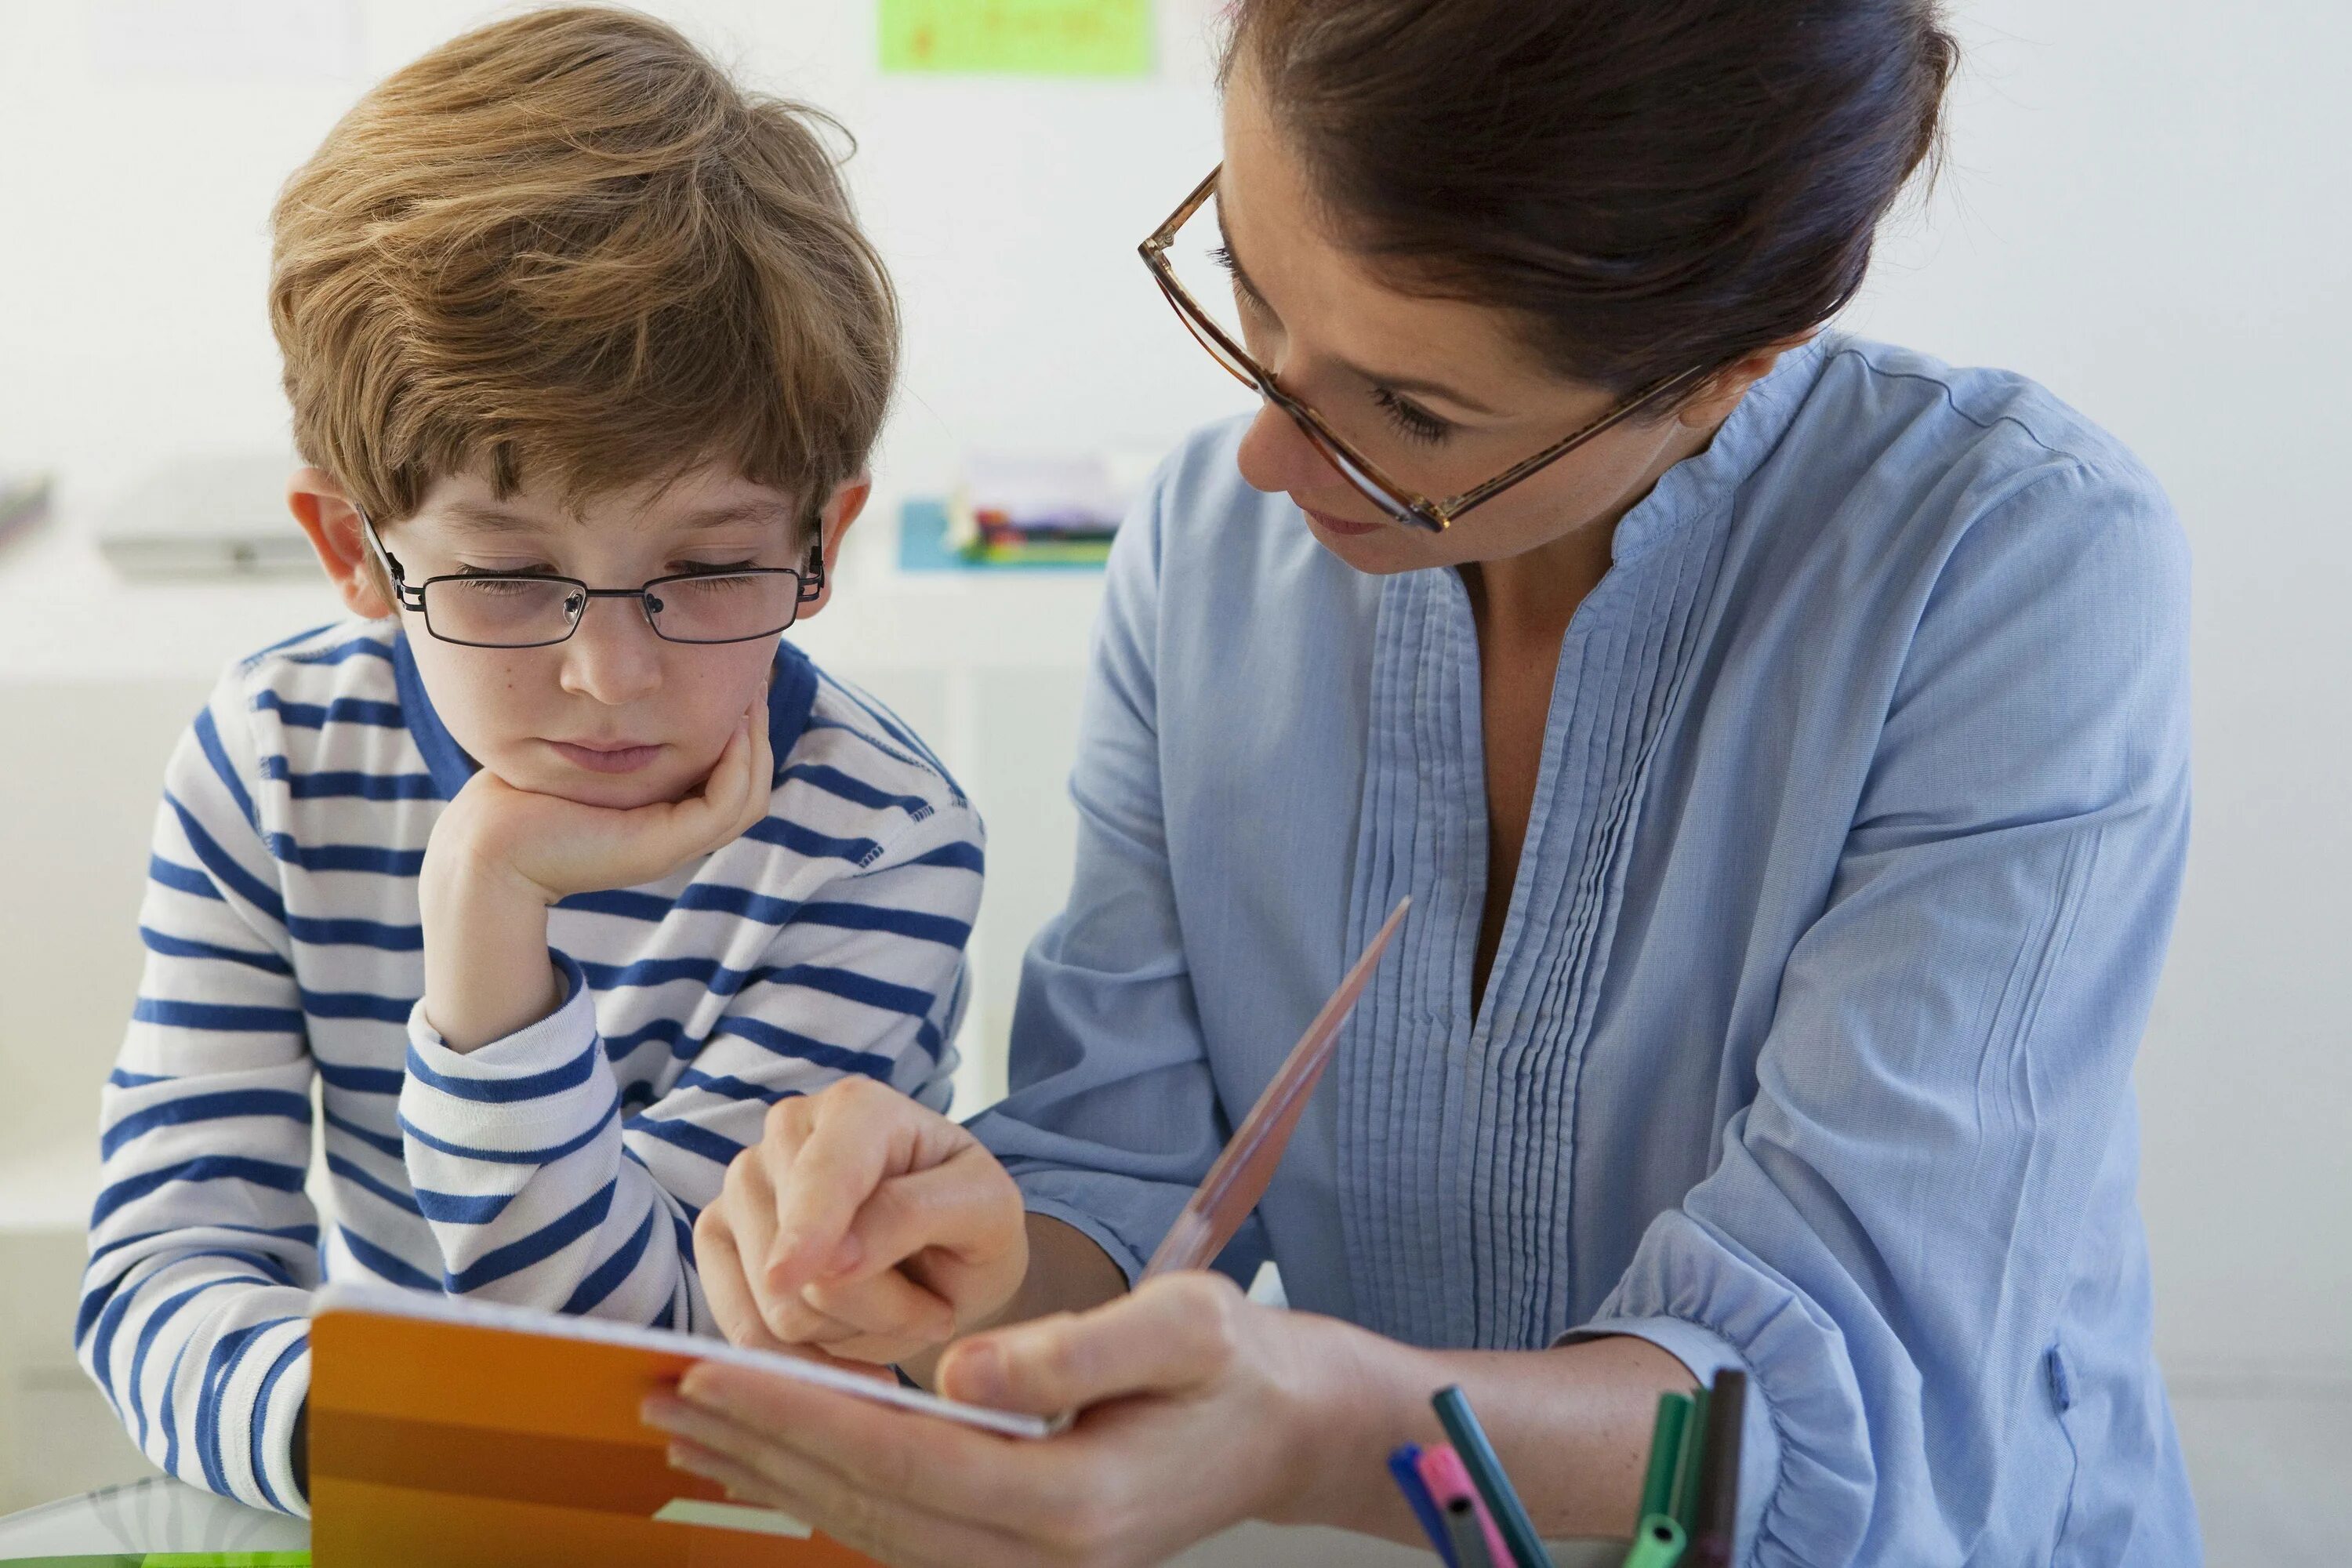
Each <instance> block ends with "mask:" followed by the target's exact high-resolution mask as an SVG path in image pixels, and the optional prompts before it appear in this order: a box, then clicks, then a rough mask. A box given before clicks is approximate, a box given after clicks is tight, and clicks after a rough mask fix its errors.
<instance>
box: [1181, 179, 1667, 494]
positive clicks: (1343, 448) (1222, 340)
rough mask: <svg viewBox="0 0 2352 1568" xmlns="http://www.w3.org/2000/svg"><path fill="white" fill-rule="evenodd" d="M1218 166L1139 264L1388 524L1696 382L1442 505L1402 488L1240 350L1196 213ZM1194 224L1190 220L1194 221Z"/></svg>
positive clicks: (1528, 469)
mask: <svg viewBox="0 0 2352 1568" xmlns="http://www.w3.org/2000/svg"><path fill="white" fill-rule="evenodd" d="M1222 173H1223V165H1222V164H1221V165H1219V166H1218V167H1217V168H1214V169H1212V170H1210V171H1209V177H1208V178H1207V179H1205V180H1202V182H1201V183H1200V184H1198V185H1196V186H1194V187H1193V190H1192V195H1189V196H1187V197H1185V198H1184V201H1183V204H1182V205H1180V206H1179V207H1177V209H1176V210H1175V211H1174V212H1172V213H1171V214H1170V215H1169V216H1168V221H1167V222H1166V223H1163V224H1161V225H1160V227H1159V228H1158V229H1157V230H1156V231H1154V233H1153V234H1152V236H1151V237H1150V238H1149V239H1147V240H1145V241H1144V242H1143V244H1142V245H1141V246H1139V247H1138V249H1139V252H1140V253H1141V255H1142V257H1143V264H1144V265H1145V266H1146V267H1149V268H1150V269H1151V276H1152V278H1153V279H1154V280H1155V281H1157V282H1158V283H1159V285H1160V292H1161V293H1163V294H1165V295H1167V296H1168V302H1169V303H1170V304H1171V305H1172V306H1174V307H1175V308H1176V315H1177V318H1178V319H1179V320H1181V321H1182V322H1183V323H1184V326H1185V329H1186V330H1187V331H1190V332H1191V333H1192V336H1193V338H1194V339H1195V340H1196V341H1198V342H1199V343H1200V345H1201V346H1202V348H1204V349H1206V350H1208V351H1209V357H1210V358H1211V359H1213V360H1215V361H1216V362H1217V363H1219V364H1220V365H1222V366H1223V367H1224V370H1225V373H1226V374H1229V375H1231V376H1233V377H1234V379H1235V380H1236V381H1239V382H1241V383H1242V384H1244V385H1246V386H1248V387H1250V388H1252V389H1253V390H1255V392H1256V393H1257V395H1259V396H1260V397H1263V398H1265V400H1266V401H1267V402H1268V403H1271V404H1273V405H1275V406H1276V408H1279V409H1281V410H1282V411H1283V412H1284V413H1285V414H1287V415H1289V416H1290V417H1291V419H1292V421H1293V422H1294V423H1296V424H1297V426H1298V428H1299V430H1300V432H1301V433H1302V434H1304V435H1305V436H1306V437H1307V442H1308V443H1309V444H1310V445H1312V446H1313V447H1315V449H1316V450H1317V451H1318V452H1320V453H1321V454H1322V455H1323V457H1324V458H1325V460H1326V461H1328V463H1329V464H1330V465H1331V466H1332V467H1333V468H1336V469H1338V470H1339V477H1340V478H1341V479H1346V480H1347V481H1348V482H1349V484H1350V485H1352V486H1354V487H1355V489H1356V490H1357V491H1358V493H1360V494H1361V495H1362V496H1363V497H1364V499H1365V500H1369V501H1370V502H1371V503H1372V504H1373V505H1374V506H1377V507H1379V508H1380V509H1381V511H1382V512H1383V513H1384V514H1386V515H1387V517H1388V518H1389V519H1390V520H1391V521H1394V522H1401V523H1404V524H1406V525H1407V526H1409V527H1412V528H1419V529H1423V530H1426V531H1429V532H1431V533H1442V532H1444V531H1445V529H1446V528H1447V527H1448V526H1449V525H1450V524H1452V523H1453V521H1454V519H1456V518H1458V517H1460V516H1461V515H1462V514H1463V513H1464V512H1466V511H1468V510H1470V509H1471V508H1473V507H1476V506H1483V505H1485V504H1486V502H1487V501H1490V500H1494V499H1495V498H1496V496H1498V495H1500V494H1502V493H1503V492H1504V491H1505V490H1507V489H1510V488H1511V487H1512V486H1513V485H1515V484H1517V483H1518V482H1519V481H1520V480H1521V479H1527V478H1528V477H1529V476H1530V475H1533V474H1535V473H1537V472H1538V471H1540V470H1542V469H1544V468H1549V467H1550V466H1551V465H1552V464H1554V463H1556V462H1558V461H1559V459H1560V458H1565V457H1567V456H1568V455H1569V454H1570V452H1573V451H1575V450H1576V449H1577V448H1578V447H1581V446H1583V445H1584V444H1585V443H1586V442H1588V441H1590V440H1591V439H1592V438H1593V437H1596V436H1599V435H1601V433H1602V432H1604V431H1607V430H1610V429H1613V428H1614V427H1616V426H1619V425H1622V424H1623V423H1624V422H1625V421H1626V420H1628V419H1630V418H1632V417H1633V416H1634V415H1636V414H1638V413H1640V412H1641V411H1642V410H1643V409H1644V408H1649V407H1652V406H1654V405H1656V404H1658V403H1659V402H1661V401H1663V400H1664V399H1665V398H1668V397H1671V396H1672V395H1674V394H1675V393H1676V392H1679V391H1682V390H1684V389H1685V388H1687V387H1689V386H1690V385H1692V384H1694V383H1696V382H1697V381H1698V380H1699V379H1700V378H1701V377H1702V376H1703V374H1705V372H1706V367H1705V366H1703V365H1695V366H1693V367H1692V368H1691V369H1689V370H1686V371H1683V372H1680V373H1679V374H1675V375H1670V376H1668V377H1667V378H1666V379H1665V380H1664V381H1661V382H1657V383H1655V384H1653V385H1651V386H1650V387H1648V388H1647V389H1645V390H1643V391H1642V392H1638V393H1636V394H1634V395H1633V396H1632V397H1630V398H1627V399H1626V400H1625V401H1624V402H1622V403H1620V404H1619V405H1617V406H1615V407H1614V408H1612V409H1611V410H1610V411H1609V412H1608V413H1606V414H1604V415H1602V416H1601V417H1600V418H1599V419H1596V420H1594V421H1593V422H1592V423H1591V424H1590V425H1588V426H1585V427H1584V428H1583V429H1581V430H1579V431H1577V432H1576V433H1575V434H1574V435H1571V436H1570V437H1567V438H1566V439H1565V440H1562V441H1559V442H1557V443H1555V444H1554V445H1552V446H1549V447H1545V448H1544V449H1543V450H1542V451H1540V452H1538V453H1537V454H1536V455H1535V456H1534V457H1532V458H1527V459H1526V460H1525V461H1523V462H1519V463H1515V464H1513V465H1512V466H1511V467H1510V468H1506V469H1504V470H1503V471H1502V472H1501V473H1499V474H1497V475H1496V476H1495V477H1494V478H1493V479H1488V480H1487V481H1486V483H1485V484H1482V485H1479V486H1477V487H1475V489H1467V490H1465V491H1463V492H1462V493H1461V494H1460V495H1457V496H1454V497H1452V498H1451V499H1448V500H1433V499H1432V498H1431V497H1428V496H1425V495H1423V494H1421V493H1420V492H1419V491H1418V490H1414V489H1409V488H1407V487H1406V486H1404V485H1402V484H1399V483H1398V482H1397V481H1396V480H1394V479H1391V478H1390V477H1389V476H1388V474H1387V473H1386V472H1385V471H1384V470H1383V469H1382V468H1381V466H1380V465H1379V464H1377V463H1375V462H1373V461H1372V460H1371V459H1370V458H1367V457H1365V456H1364V455H1363V453H1362V452H1361V451H1360V450H1359V449H1358V448H1357V447H1355V446H1353V445H1351V444H1350V443H1349V440H1348V438H1347V437H1344V436H1342V435H1340V434H1339V431H1337V430H1335V429H1334V428H1332V426H1331V423H1330V421H1328V420H1327V419H1326V418H1324V417H1323V416H1321V415H1320V414H1318V413H1316V412H1315V410H1313V409H1312V408H1309V407H1307V405H1305V404H1304V403H1301V402H1299V401H1298V400H1297V398H1295V397H1293V396H1291V395H1290V394H1289V393H1287V392H1286V391H1284V390H1283V388H1282V384H1280V383H1279V382H1277V381H1276V380H1275V378H1274V373H1273V372H1272V371H1270V370H1268V369H1266V368H1265V366H1264V365H1262V364H1260V363H1258V362H1257V361H1256V360H1255V359H1254V358H1252V357H1251V356H1250V353H1249V351H1248V350H1247V349H1245V348H1244V347H1243V346H1242V345H1243V343H1244V340H1245V338H1246V332H1245V331H1244V328H1243V326H1242V324H1241V321H1240V310H1239V307H1238V305H1237V304H1236V303H1235V302H1234V279H1233V276H1232V268H1233V258H1232V257H1231V256H1230V254H1228V253H1227V252H1226V250H1225V248H1224V231H1223V223H1222V221H1220V220H1219V219H1218V218H1217V217H1216V215H1215V214H1214V212H1213V211H1212V212H1211V213H1210V214H1209V216H1207V217H1205V218H1202V217H1200V216H1199V215H1200V214H1201V211H1202V208H1203V207H1207V206H1210V205H1211V204H1212V203H1213V201H1214V199H1215V196H1216V192H1217V176H1218V175H1219V174H1222ZM1196 219H1198V221H1195V220H1196ZM1203 300H1217V301H1221V302H1222V303H1223V304H1224V305H1225V306H1226V307H1228V308H1227V309H1225V310H1224V312H1223V314H1224V316H1225V318H1226V319H1225V320H1223V321H1220V320H1219V313H1218V311H1217V310H1212V309H1210V308H1209V307H1208V306H1207V305H1204V304H1203V303H1202V301H1203Z"/></svg>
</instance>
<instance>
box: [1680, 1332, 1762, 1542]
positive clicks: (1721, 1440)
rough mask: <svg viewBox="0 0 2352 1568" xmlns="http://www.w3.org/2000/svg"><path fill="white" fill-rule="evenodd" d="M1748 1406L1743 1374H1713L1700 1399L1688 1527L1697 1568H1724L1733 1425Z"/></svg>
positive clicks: (1732, 1485) (1734, 1516) (1734, 1465)
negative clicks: (1701, 1446)
mask: <svg viewBox="0 0 2352 1568" xmlns="http://www.w3.org/2000/svg"><path fill="white" fill-rule="evenodd" d="M1747 1410H1748V1374H1747V1373H1744V1372H1733V1371H1729V1370H1726V1371H1723V1372H1718V1373H1716V1374H1715V1391H1714V1392H1713V1393H1712V1394H1709V1395H1708V1396H1707V1401H1706V1463H1705V1464H1704V1465H1703V1466H1702V1467H1701V1468H1700V1470H1699V1477H1698V1501H1697V1505H1696V1508H1695V1509H1694V1510H1692V1511H1693V1513H1694V1515H1695V1516H1696V1520H1697V1523H1696V1525H1695V1526H1694V1527H1693V1528H1692V1530H1691V1531H1690V1542H1691V1544H1690V1555H1691V1561H1692V1562H1693V1563H1697V1564H1699V1565H1700V1568H1728V1564H1729V1563H1730V1562H1731V1546H1732V1541H1733V1539H1734V1538H1735V1537H1736V1536H1737V1534H1738V1530H1739V1428H1740V1423H1741V1420H1742V1418H1743V1417H1744V1416H1745V1415H1747Z"/></svg>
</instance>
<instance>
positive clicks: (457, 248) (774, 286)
mask: <svg viewBox="0 0 2352 1568" xmlns="http://www.w3.org/2000/svg"><path fill="white" fill-rule="evenodd" d="M819 127H826V128H831V129H834V130H836V131H837V130H838V127H835V126H834V124H833V122H832V121H830V120H828V119H826V118H825V117H824V116H823V115H822V114H820V113H818V112H817V111H815V110H811V109H809V108H806V107H804V106H802V105H797V104H792V103H786V102H782V101H779V100H774V99H771V98H763V97H760V96H757V95H754V94H750V93H747V92H745V91H743V90H742V89H740V88H738V87H737V86H736V85H735V84H734V82H732V81H731V80H730V79H729V78H728V77H727V75H726V74H725V73H724V72H723V71H721V70H720V69H719V67H718V66H717V65H715V64H713V63H712V62H711V61H710V60H709V58H707V57H706V56H704V55H703V54H702V53H701V52H700V51H699V50H698V49H697V48H696V47H694V46H693V45H692V44H690V43H688V41H687V40H686V38H685V37H682V36H681V35H680V34H678V33H677V31H676V30H675V29H673V28H671V27H669V26H665V25H664V24H662V23H660V22H656V21H654V20H652V19H651V18H649V17H646V16H639V15H637V14H635V13H634V12H629V11H620V10H613V9H607V8H603V7H591V6H575V7H565V8H561V9H554V10H544V11H536V12H531V13H529V14H527V15H524V16H517V17H515V18H513V19H511V20H509V21H504V22H499V23H496V24H493V25H492V26H487V27H483V28H480V29H479V30H478V31H475V32H472V33H468V34H466V35H465V36H464V37H459V38H456V39H453V40H452V41H450V42H449V43H446V44H444V45H442V46H441V47H439V48H436V49H435V50H433V51H432V52H431V53H429V54H427V55H425V57H424V58H421V59H419V60H417V61H416V62H415V64H413V65H410V66H408V67H407V68H404V69H403V70H401V71H398V72H396V73H394V75H393V76H391V77H389V78H387V79H385V80H384V81H383V83H382V84H380V85H379V86H377V87H376V88H375V89H373V91H371V92H369V93H368V94H367V96H366V97H364V98H362V99H361V100H360V101H359V102H358V103H357V104H356V105H355V106H354V107H353V108H352V110H351V112H349V113H348V114H346V115H344V116H343V118H342V120H341V121H340V122H338V123H337V124H336V126H335V128H334V129H333V130H332V131H331V132H329V133H328V135H327V139H326V141H325V142H324V143H323V144H321V145H320V148H319V151H318V152H317V153H315V154H314V155H312V157H311V159H310V162H309V163H305V164H304V165H303V166H302V167H301V168H300V169H299V170H297V171H296V172H295V174H294V175H293V177H292V178H291V179H290V180H289V181H288V182H287V184H286V188H285V190H284V191H283V193H281V195H279V197H278V205H277V209H276V211H275V212H274V214H273V215H272V219H271V222H272V228H273V232H274V237H275V246H274V253H273V263H272V267H271V271H270V279H269V321H270V326H271V329H272V330H273V331H275V332H276V333H277V336H278V348H279V350H280V351H281V352H282V353H283V354H284V356H285V362H286V395H287V396H288V398H289V400H290V401H291V402H292V404H293V408H294V440H295V445H296V447H298V448H299V451H300V452H301V455H302V458H303V459H304V460H305V461H306V462H310V463H312V464H314V465H316V466H317V467H319V468H324V469H325V470H327V471H328V472H329V473H331V474H332V475H333V476H334V477H335V478H336V479H338V480H339V481H341V483H342V484H343V485H344V486H345V487H347V488H348V489H349V490H350V491H351V494H352V500H354V501H356V502H358V503H359V505H360V506H362V508H364V509H365V510H367V512H368V514H369V515H370V516H371V517H373V518H374V519H376V520H377V521H387V522H388V521H397V520H399V519H402V518H405V517H407V516H409V515H410V514H411V513H413V512H415V510H416V509H417V507H418V506H419V505H420V504H421V502H422V500H423V499H424V495H425V489H426V487H427V486H428V485H429V484H430V483H431V482H432V480H433V479H436V478H438V477H441V476H443V475H446V474H452V473H458V472H479V473H481V474H483V475H485V476H486V477H487V478H488V479H489V480H490V481H491V483H492V484H493V485H494V486H495V487H496V489H498V491H499V494H500V495H501V496H504V495H508V494H510V493H512V492H513V490H514V489H516V488H517V487H518V486H519V485H520V484H521V483H523V482H524V481H525V479H526V478H527V479H529V480H530V482H531V483H533V484H535V485H536V484H547V485H550V486H551V487H552V489H553V490H554V492H555V493H556V494H558V495H559V496H561V497H562V500H563V501H564V502H565V504H567V505H570V506H572V507H574V508H576V507H578V506H579V505H580V503H581V502H582V501H583V500H585V498H587V497H588V496H590V495H592V494H593V493H595V492H597V491H600V490H607V489H622V488H628V487H631V486H635V485H640V484H644V483H646V482H648V481H651V482H656V483H658V482H663V481H667V480H668V479H675V478H677V477H678V476H679V475H680V474H682V473H683V472H684V471H685V470H687V469H688V468H693V467H695V466H697V465H698V464H699V463H701V462H704V461H706V460H713V459H716V460H720V461H726V462H730V463H732V464H733V465H734V466H735V467H737V468H739V469H740V471H741V473H742V474H743V476H744V477H745V478H747V479H751V481H753V482H754V483H758V484H765V485H772V486H774V487H775V488H777V489H782V490H785V491H787V492H788V493H791V494H793V495H795V496H796V497H798V498H800V499H801V500H802V501H803V505H804V506H805V507H806V508H807V509H808V510H809V511H810V512H811V513H812V514H813V513H814V510H815V509H816V508H817V507H818V506H820V505H822V504H823V502H824V500H825V499H826V498H827V497H828V496H829V495H830V494H831V493H832V491H833V489H834V488H835V486H836V485H838V484H839V483H841V482H842V481H843V480H845V479H850V478H853V477H854V476H856V474H857V473H858V472H859V470H860V469H861V468H863V467H864V465H865V462H866V454H867V452H868V450H869V449H870V448H871V447H872V446H873V443H874V438H875V434H876V431H877V428H878V427H879V426H880V425H881V422H882V416H883V414H884V412H885V409H886V407H887V404H888V401H889V396H890V387H891V383H892V379H893V377H894V375H895V374H896V370H897V362H898V307H897V301H896V299H895V297H894V295H893V293H892V290H891V288H890V280H889V278H888V275H887V273H886V272H885V271H884V269H883V267H882V262H881V259H880V258H879V257H877V255H876V254H875V251H874V249H873V247H872V246H870V245H869V244H868V243H867V242H866V237H865V236H864V235H863V234H861V233H860V232H859V231H858V228H857V226H856V221H855V220H854V218H853V217H852V216H851V214H850V208H849V200H848V195H847V193H846V192H845V190H844V188H843V185H842V183H841V179H840V175H839V174H838V172H837V170H836V167H835V160H834V158H833V156H832V155H831V153H829V152H828V150H827V149H826V147H825V145H824V142H822V141H821V140H820V138H819V134H818V128H819Z"/></svg>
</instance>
